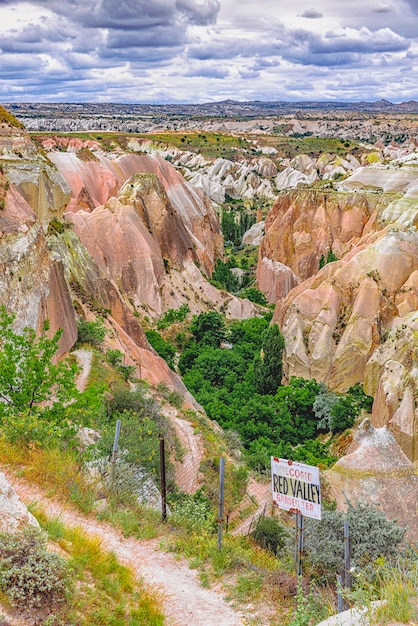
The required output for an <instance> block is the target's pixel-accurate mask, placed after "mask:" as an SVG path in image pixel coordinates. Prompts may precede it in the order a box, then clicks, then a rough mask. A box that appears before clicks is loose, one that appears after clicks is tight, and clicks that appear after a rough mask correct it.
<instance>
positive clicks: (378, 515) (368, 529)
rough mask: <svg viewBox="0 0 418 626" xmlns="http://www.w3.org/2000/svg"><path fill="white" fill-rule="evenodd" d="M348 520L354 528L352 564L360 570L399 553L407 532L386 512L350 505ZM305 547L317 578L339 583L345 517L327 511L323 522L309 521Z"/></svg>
mask: <svg viewBox="0 0 418 626" xmlns="http://www.w3.org/2000/svg"><path fill="white" fill-rule="evenodd" d="M345 517H346V519H347V520H348V522H349V527H350V538H351V546H352V564H353V565H355V566H356V568H357V569H364V568H366V567H367V566H368V565H370V564H372V563H373V562H374V561H375V560H376V559H377V558H378V557H382V556H385V557H390V556H394V555H395V554H396V553H397V550H398V546H399V544H400V543H401V541H402V540H403V538H404V536H405V529H404V528H401V527H400V526H398V525H397V524H396V522H393V521H388V520H387V519H386V516H385V514H384V513H383V512H382V511H378V510H377V509H375V508H373V507H372V506H369V505H366V504H357V505H355V506H354V505H352V504H350V505H349V507H348V510H347V513H346V514H345ZM305 548H306V552H307V554H308V557H309V560H310V562H311V565H312V566H313V567H314V570H315V574H316V576H317V577H318V578H319V579H321V580H322V581H326V580H335V575H336V574H337V573H339V572H340V571H341V570H342V569H343V564H344V514H343V513H341V512H339V511H324V512H323V517H322V520H321V521H320V522H315V521H313V520H306V532H305Z"/></svg>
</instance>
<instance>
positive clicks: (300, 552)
mask: <svg viewBox="0 0 418 626" xmlns="http://www.w3.org/2000/svg"><path fill="white" fill-rule="evenodd" d="M298 516H299V537H298V539H299V541H298V576H302V573H303V515H302V513H299V514H298Z"/></svg>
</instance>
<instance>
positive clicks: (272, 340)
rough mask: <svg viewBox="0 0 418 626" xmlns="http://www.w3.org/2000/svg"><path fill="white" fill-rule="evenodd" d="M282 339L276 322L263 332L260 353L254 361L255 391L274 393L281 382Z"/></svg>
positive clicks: (264, 393)
mask: <svg viewBox="0 0 418 626" xmlns="http://www.w3.org/2000/svg"><path fill="white" fill-rule="evenodd" d="M283 350H284V339H283V335H282V334H281V332H280V330H279V327H278V325H277V324H272V325H271V326H269V328H267V330H265V331H264V333H263V339H262V348H261V354H260V356H259V357H257V358H256V359H255V362H254V385H255V388H256V391H257V393H260V394H262V395H267V394H270V395H274V394H275V393H276V391H277V389H278V387H279V386H280V385H281V384H282V376H283Z"/></svg>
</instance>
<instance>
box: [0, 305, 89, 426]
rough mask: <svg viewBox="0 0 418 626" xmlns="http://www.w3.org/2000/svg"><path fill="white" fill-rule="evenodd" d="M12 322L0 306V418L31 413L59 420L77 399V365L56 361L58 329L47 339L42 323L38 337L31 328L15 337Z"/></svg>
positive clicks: (9, 315)
mask: <svg viewBox="0 0 418 626" xmlns="http://www.w3.org/2000/svg"><path fill="white" fill-rule="evenodd" d="M14 320H15V316H14V315H12V314H9V313H8V312H7V311H6V308H5V307H4V306H2V307H0V398H1V402H0V419H1V418H5V417H8V416H16V415H21V416H22V415H31V414H34V413H40V414H42V416H43V417H47V416H49V417H51V418H52V416H54V419H59V414H61V416H62V415H63V414H64V410H63V409H64V406H65V405H68V404H69V403H70V402H71V401H73V400H74V399H75V398H76V396H77V389H76V387H75V374H76V371H77V365H76V364H75V363H71V362H70V361H69V360H68V359H66V360H63V361H57V359H56V354H57V351H58V348H59V340H60V337H61V335H62V330H58V331H57V332H56V333H55V334H54V336H53V337H52V338H51V339H50V338H48V335H47V333H48V330H49V323H48V322H47V321H46V322H45V323H44V325H43V328H42V332H41V334H40V335H39V336H38V337H37V336H36V333H35V331H34V330H33V329H32V328H24V329H23V331H22V333H21V334H18V333H16V332H14V330H13V327H12V326H13V322H14ZM57 416H58V417H57Z"/></svg>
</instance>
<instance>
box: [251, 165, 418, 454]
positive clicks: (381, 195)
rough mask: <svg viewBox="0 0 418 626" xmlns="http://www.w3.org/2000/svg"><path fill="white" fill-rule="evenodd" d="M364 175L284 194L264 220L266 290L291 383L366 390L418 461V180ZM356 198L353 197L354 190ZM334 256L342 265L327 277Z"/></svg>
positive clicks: (378, 422) (376, 417)
mask: <svg viewBox="0 0 418 626" xmlns="http://www.w3.org/2000/svg"><path fill="white" fill-rule="evenodd" d="M416 156H417V155H416V154H414V156H412V155H410V156H409V158H408V159H406V157H402V159H403V160H405V163H403V161H402V162H399V160H396V161H394V162H393V163H387V164H385V165H382V164H380V163H378V164H376V165H371V166H368V167H364V168H358V169H357V170H356V171H355V172H354V173H353V174H352V176H350V177H348V178H347V179H346V180H344V181H343V182H341V183H339V185H338V190H334V191H333V190H330V191H329V192H328V193H324V192H319V191H314V190H306V191H304V190H303V191H288V192H283V193H282V194H281V195H280V196H279V198H278V200H277V201H276V203H275V205H274V207H273V209H272V210H271V212H270V214H269V215H268V217H267V219H266V225H265V228H266V235H265V238H264V239H263V240H262V242H261V245H260V255H259V264H258V281H259V285H260V287H261V289H262V290H263V291H264V292H265V294H266V295H267V297H269V299H270V301H276V302H277V305H276V310H275V314H274V319H275V320H276V321H277V322H278V323H279V325H280V326H281V328H282V332H283V335H284V338H285V346H286V348H285V349H286V359H285V367H286V372H287V376H289V377H290V376H291V375H297V376H304V377H306V378H316V379H317V380H319V381H324V382H325V383H326V384H327V385H328V386H329V387H330V388H332V389H334V390H336V391H340V392H343V391H346V390H347V389H348V388H349V387H350V386H352V385H354V384H356V383H363V382H365V390H366V392H367V393H369V394H370V395H372V396H373V397H375V403H374V407H373V416H372V419H373V424H374V425H375V426H379V427H382V426H383V425H386V424H387V425H388V426H389V428H390V429H391V431H392V433H393V434H394V436H395V438H396V440H397V441H398V443H399V444H400V445H401V447H402V449H403V450H404V452H405V453H406V454H407V456H408V458H409V459H411V460H412V461H417V460H418V449H417V443H416V441H417V435H418V426H417V416H416V409H415V405H416V404H417V402H416V401H417V399H418V390H417V387H416V384H415V378H416V376H415V372H416V363H417V358H418V351H417V347H418V346H417V342H416V339H415V336H416V324H417V321H416V310H417V308H418V283H417V277H418V231H417V229H416V223H417V219H418V202H417V200H416V198H417V193H418V192H417V185H418V173H417V170H416V168H415V167H414V166H413V165H412V164H411V163H413V162H414V159H416ZM354 190H355V191H354ZM330 250H331V251H332V253H333V255H335V256H334V258H337V259H338V260H337V261H334V262H330V263H327V264H325V265H324V267H322V269H318V268H319V262H320V258H321V256H322V259H323V260H324V259H326V257H327V251H330Z"/></svg>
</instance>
